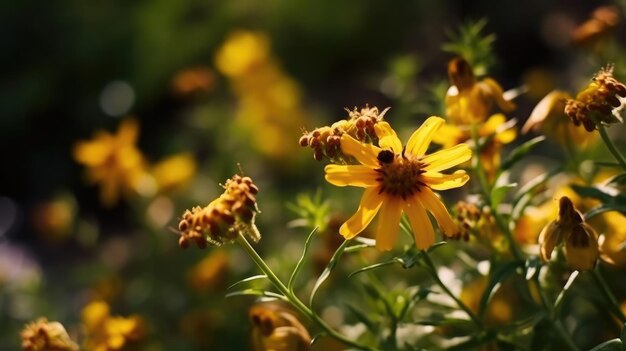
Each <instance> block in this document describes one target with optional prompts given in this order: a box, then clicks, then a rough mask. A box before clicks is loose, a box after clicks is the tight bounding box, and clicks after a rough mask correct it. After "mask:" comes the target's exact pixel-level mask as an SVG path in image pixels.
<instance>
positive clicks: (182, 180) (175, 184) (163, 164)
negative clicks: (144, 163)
mask: <svg viewBox="0 0 626 351" xmlns="http://www.w3.org/2000/svg"><path fill="white" fill-rule="evenodd" d="M151 173H152V176H153V177H154V180H155V181H156V184H157V186H158V188H159V191H167V190H171V189H176V188H182V187H184V186H185V185H187V184H188V183H189V181H190V180H191V179H192V178H193V176H194V174H195V173H196V161H195V159H194V158H193V156H192V155H191V154H189V153H181V154H177V155H173V156H169V157H167V158H166V159H164V160H162V161H159V163H157V164H156V165H154V167H152V172H151Z"/></svg>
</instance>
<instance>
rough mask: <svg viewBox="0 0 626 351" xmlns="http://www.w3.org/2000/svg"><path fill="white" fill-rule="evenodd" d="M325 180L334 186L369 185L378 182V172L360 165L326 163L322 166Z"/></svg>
mask: <svg viewBox="0 0 626 351" xmlns="http://www.w3.org/2000/svg"><path fill="white" fill-rule="evenodd" d="M324 171H325V172H326V181H328V182H329V183H330V184H332V185H336V186H347V185H350V186H359V187H370V186H374V185H376V184H378V182H377V181H376V178H378V177H380V174H378V173H376V172H375V171H374V170H373V169H372V168H371V167H368V166H362V165H328V166H326V167H325V168H324Z"/></svg>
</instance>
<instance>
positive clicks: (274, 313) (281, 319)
mask: <svg viewBox="0 0 626 351" xmlns="http://www.w3.org/2000/svg"><path fill="white" fill-rule="evenodd" d="M248 314H249V316H250V321H251V322H252V345H253V350H254V351H265V350H293V351H309V350H311V336H310V334H309V332H308V331H307V330H306V328H305V327H304V326H303V325H302V323H301V322H300V320H298V318H297V317H296V315H295V313H294V312H293V311H292V310H291V309H289V308H288V307H286V306H285V305H283V304H281V303H278V302H276V301H265V302H260V303H257V304H255V305H253V306H252V307H251V308H250V312H249V313H248Z"/></svg>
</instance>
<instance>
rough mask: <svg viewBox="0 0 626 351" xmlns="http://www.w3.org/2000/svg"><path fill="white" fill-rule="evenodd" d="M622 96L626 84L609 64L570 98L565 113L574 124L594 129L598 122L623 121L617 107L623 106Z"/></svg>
mask: <svg viewBox="0 0 626 351" xmlns="http://www.w3.org/2000/svg"><path fill="white" fill-rule="evenodd" d="M620 97H621V98H624V97H626V86H625V85H624V83H622V82H620V81H618V80H617V79H615V77H613V67H612V66H608V67H606V68H603V69H601V70H600V72H598V74H597V75H596V76H595V77H594V78H593V79H592V81H591V83H589V85H588V86H587V87H586V88H585V89H583V90H582V91H581V92H579V93H578V95H577V96H576V99H570V100H568V101H567V104H566V105H565V114H566V115H567V116H568V117H569V118H570V119H571V120H572V122H574V125H576V126H580V125H581V124H582V125H583V126H584V127H585V130H587V131H588V132H592V131H594V130H595V129H596V128H597V126H598V124H612V123H620V122H622V120H621V118H620V117H619V115H618V114H616V113H615V111H614V110H615V109H616V108H618V107H622V105H623V102H622V101H621V100H620Z"/></svg>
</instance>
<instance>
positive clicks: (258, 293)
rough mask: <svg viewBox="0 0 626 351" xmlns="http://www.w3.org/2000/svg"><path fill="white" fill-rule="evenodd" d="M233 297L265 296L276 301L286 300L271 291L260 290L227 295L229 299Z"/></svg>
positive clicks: (241, 291) (234, 292)
mask: <svg viewBox="0 0 626 351" xmlns="http://www.w3.org/2000/svg"><path fill="white" fill-rule="evenodd" d="M233 296H264V297H273V298H276V299H281V300H286V298H285V297H284V296H283V295H281V294H277V293H275V292H271V291H265V290H259V289H245V290H239V291H233V292H231V293H228V294H226V297H227V298H228V297H233Z"/></svg>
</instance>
